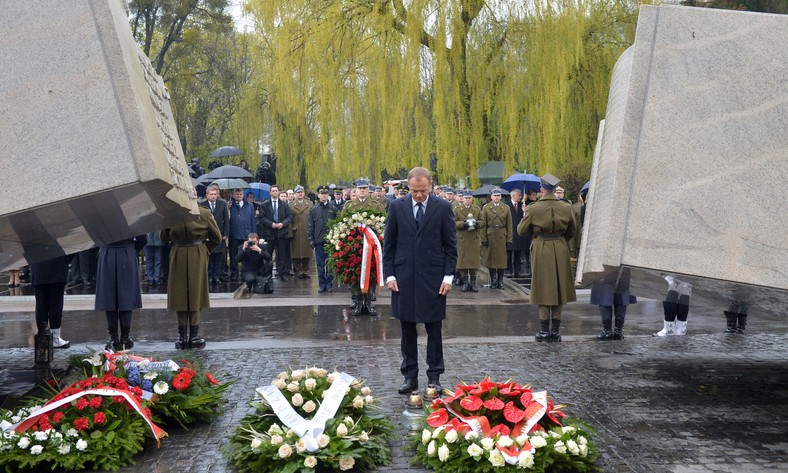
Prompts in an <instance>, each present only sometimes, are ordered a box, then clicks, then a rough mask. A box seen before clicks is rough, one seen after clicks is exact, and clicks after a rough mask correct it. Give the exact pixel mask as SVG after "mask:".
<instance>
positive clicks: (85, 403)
mask: <svg viewBox="0 0 788 473" xmlns="http://www.w3.org/2000/svg"><path fill="white" fill-rule="evenodd" d="M89 404H90V403H89V402H88V400H87V399H85V398H84V397H81V398H79V399H77V409H79V410H80V411H81V410H83V409H85V408H86V407H88V405H89Z"/></svg>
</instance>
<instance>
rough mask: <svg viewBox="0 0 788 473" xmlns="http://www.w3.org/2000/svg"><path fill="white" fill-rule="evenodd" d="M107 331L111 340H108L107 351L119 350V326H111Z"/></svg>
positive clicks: (105, 347)
mask: <svg viewBox="0 0 788 473" xmlns="http://www.w3.org/2000/svg"><path fill="white" fill-rule="evenodd" d="M107 331H108V332H109V340H107V344H106V345H105V346H104V349H105V350H106V351H110V350H113V351H114V350H117V349H118V346H119V345H120V343H119V342H118V326H117V325H110V326H109V327H107Z"/></svg>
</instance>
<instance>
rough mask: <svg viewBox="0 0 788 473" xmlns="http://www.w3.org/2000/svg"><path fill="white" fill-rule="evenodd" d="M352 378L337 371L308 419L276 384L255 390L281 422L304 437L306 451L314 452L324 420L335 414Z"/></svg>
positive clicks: (331, 417) (317, 448)
mask: <svg viewBox="0 0 788 473" xmlns="http://www.w3.org/2000/svg"><path fill="white" fill-rule="evenodd" d="M354 380H355V378H354V377H353V376H350V375H349V374H347V373H339V376H337V377H336V378H334V382H333V383H331V387H330V388H328V389H327V390H326V391H325V393H324V397H323V402H322V403H321V404H320V408H319V409H318V410H317V412H316V413H315V415H314V417H312V419H310V420H307V419H304V418H303V417H301V415H300V414H299V413H298V412H296V411H295V409H293V406H292V405H290V403H289V402H288V401H287V398H285V396H284V395H283V394H282V391H280V390H279V388H277V387H276V386H274V385H268V386H264V387H260V388H257V392H258V393H259V394H260V395H261V396H263V398H264V399H265V400H266V401H267V402H268V404H270V405H271V409H273V411H274V414H276V417H278V418H279V420H280V421H281V422H282V424H284V425H285V426H287V427H288V428H290V429H291V430H292V431H293V432H295V433H296V435H298V436H299V437H300V438H302V439H304V443H305V444H306V449H307V451H309V452H316V451H317V450H319V449H320V446H319V445H318V444H317V438H318V437H319V436H320V435H321V434H322V433H323V431H324V430H325V428H326V421H328V420H329V419H333V418H334V416H335V415H336V413H337V410H338V409H339V405H340V404H341V403H342V399H344V398H345V391H347V388H348V387H349V386H350V385H351V384H352V383H353V381H354Z"/></svg>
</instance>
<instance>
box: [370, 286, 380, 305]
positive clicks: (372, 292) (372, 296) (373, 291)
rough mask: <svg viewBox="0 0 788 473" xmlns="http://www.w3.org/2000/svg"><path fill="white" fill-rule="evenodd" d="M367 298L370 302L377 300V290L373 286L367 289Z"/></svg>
mask: <svg viewBox="0 0 788 473" xmlns="http://www.w3.org/2000/svg"><path fill="white" fill-rule="evenodd" d="M369 297H370V300H371V301H376V300H378V288H377V286H375V285H374V284H372V287H370V288H369Z"/></svg>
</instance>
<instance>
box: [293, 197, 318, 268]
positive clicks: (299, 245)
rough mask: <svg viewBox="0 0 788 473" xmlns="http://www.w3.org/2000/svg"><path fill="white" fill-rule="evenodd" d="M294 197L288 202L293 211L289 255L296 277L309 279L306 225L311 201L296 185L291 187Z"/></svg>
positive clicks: (310, 253)
mask: <svg viewBox="0 0 788 473" xmlns="http://www.w3.org/2000/svg"><path fill="white" fill-rule="evenodd" d="M293 192H294V197H293V200H292V201H290V202H289V204H288V205H290V210H291V211H292V213H293V223H291V224H290V229H291V230H292V231H293V239H292V240H290V256H291V257H292V258H293V271H294V272H295V274H297V275H298V279H309V260H310V259H311V258H312V248H311V247H310V246H309V236H308V235H307V227H308V226H309V210H310V209H311V208H312V201H310V200H309V199H306V198H305V197H304V187H303V186H300V185H299V186H296V187H295V189H293Z"/></svg>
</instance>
